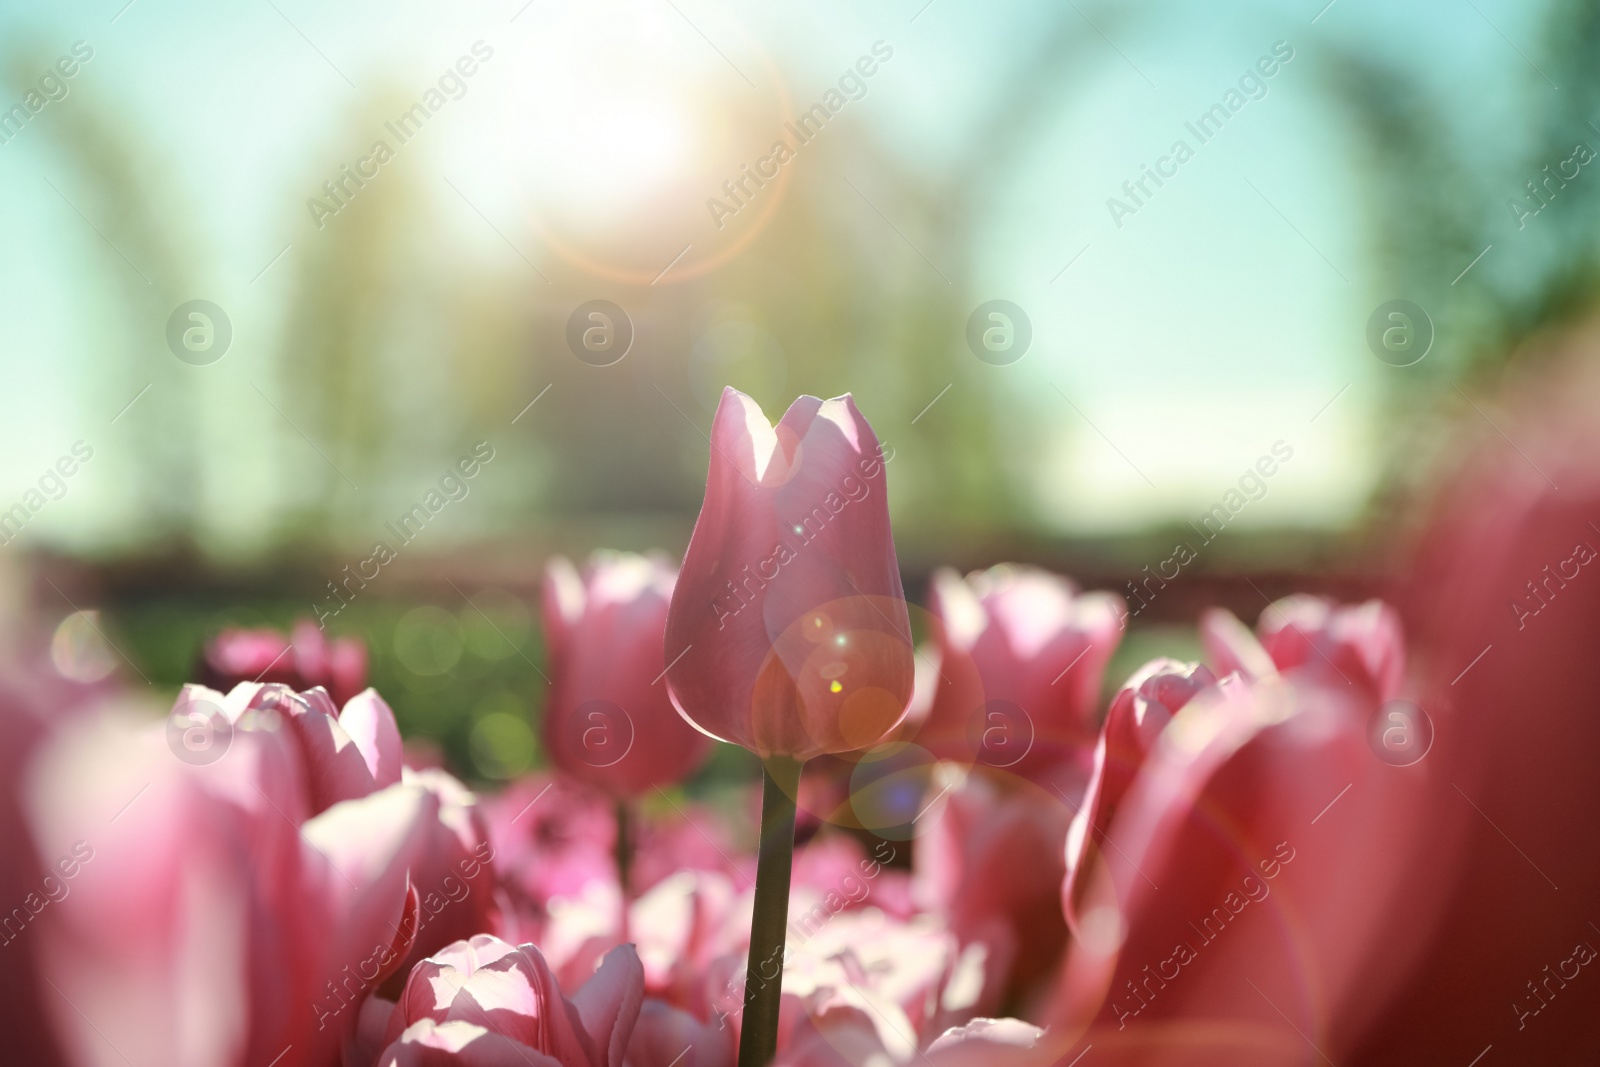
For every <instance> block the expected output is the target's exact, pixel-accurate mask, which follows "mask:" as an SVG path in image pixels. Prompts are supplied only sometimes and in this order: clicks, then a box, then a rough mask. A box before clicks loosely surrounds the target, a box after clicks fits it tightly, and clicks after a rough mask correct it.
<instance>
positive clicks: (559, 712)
mask: <svg viewBox="0 0 1600 1067" xmlns="http://www.w3.org/2000/svg"><path fill="white" fill-rule="evenodd" d="M676 578H677V575H676V574H675V572H674V571H673V569H672V566H671V565H670V564H669V563H668V562H667V561H666V559H665V558H664V557H661V556H658V555H656V556H637V555H627V554H620V553H607V554H597V555H596V556H595V557H594V558H593V559H591V560H590V562H589V565H588V566H587V567H586V568H585V569H584V574H583V575H582V577H580V576H579V574H578V572H577V570H576V569H575V568H574V567H573V566H572V564H571V563H569V562H567V560H565V559H562V558H559V557H558V558H556V559H553V560H551V561H550V563H549V565H548V566H547V567H546V569H545V580H544V620H545V635H546V640H547V641H548V643H549V648H550V689H549V695H548V697H547V698H546V701H545V707H544V739H545V747H546V748H547V749H548V750H549V753H550V759H551V761H552V762H553V763H554V764H555V765H556V767H558V768H559V769H560V770H561V771H562V772H564V773H566V774H568V775H571V776H572V777H573V778H576V779H578V780H579V781H582V782H585V783H587V784H589V785H591V786H595V787H597V788H599V789H603V790H605V791H606V792H608V793H610V794H612V795H613V796H616V797H619V798H620V797H631V796H637V795H638V794H640V793H643V792H645V791H646V790H648V789H650V788H652V787H654V786H660V785H671V784H672V783H674V782H677V781H680V780H681V779H683V778H686V777H688V776H689V775H690V774H691V773H693V772H694V770H695V768H696V767H698V766H699V765H700V763H701V761H702V760H704V759H705V756H706V752H707V750H708V749H709V748H710V746H709V744H708V743H707V742H706V739H705V738H704V737H702V736H700V735H699V734H698V733H696V732H695V731H694V730H693V729H691V728H690V727H689V725H688V724H687V723H685V722H684V721H683V719H682V718H681V717H680V716H679V715H678V712H677V710H676V709H675V708H674V707H673V706H672V701H671V698H669V697H668V696H667V690H666V686H665V685H664V684H662V681H661V674H662V670H663V668H664V667H665V666H666V661H665V660H664V659H663V658H662V655H661V649H662V635H663V633H664V632H665V630H666V625H667V605H668V604H669V603H670V602H671V599H672V586H673V582H674V581H676Z"/></svg>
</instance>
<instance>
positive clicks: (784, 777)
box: [739, 756, 801, 1067]
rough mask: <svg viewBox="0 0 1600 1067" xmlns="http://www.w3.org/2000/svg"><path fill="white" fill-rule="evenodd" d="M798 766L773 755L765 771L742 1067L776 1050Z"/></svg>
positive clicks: (756, 1066) (755, 1065) (760, 1063)
mask: <svg viewBox="0 0 1600 1067" xmlns="http://www.w3.org/2000/svg"><path fill="white" fill-rule="evenodd" d="M800 766H801V764H800V763H799V761H797V760H793V759H789V758H788V757H786V756H773V757H771V758H770V759H768V760H766V761H765V762H764V765H763V767H762V775H761V777H762V781H763V787H762V795H761V844H760V848H759V851H758V853H757V857H756V899H755V908H754V910H753V912H752V913H751V916H750V955H749V958H748V959H747V960H746V963H745V979H744V980H745V985H744V1021H743V1026H742V1028H741V1030H740V1034H739V1067H766V1065H767V1064H769V1063H771V1062H772V1060H773V1058H774V1057H775V1056H776V1055H777V1052H778V1006H779V1002H780V997H781V994H782V992H783V963H784V949H785V945H784V940H785V934H786V933H787V929H788V925H789V871H790V868H792V867H793V865H794V816H795V795H796V793H797V792H798V791H799V788H800Z"/></svg>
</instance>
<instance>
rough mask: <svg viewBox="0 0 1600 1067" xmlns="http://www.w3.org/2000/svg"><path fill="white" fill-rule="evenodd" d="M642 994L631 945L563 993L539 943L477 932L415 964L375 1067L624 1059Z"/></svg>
mask: <svg viewBox="0 0 1600 1067" xmlns="http://www.w3.org/2000/svg"><path fill="white" fill-rule="evenodd" d="M642 999H643V975H642V973H641V971H640V968H639V959H638V957H637V956H636V955H635V954H634V951H633V949H632V948H630V947H627V946H624V947H622V948H618V949H615V950H613V951H612V952H611V953H610V954H608V955H607V956H606V958H605V960H604V961H603V962H602V963H601V964H600V967H599V969H598V970H597V971H595V973H594V976H593V977H591V978H590V979H589V980H588V981H587V982H585V983H584V984H583V986H582V987H581V988H579V989H578V990H577V991H576V992H575V993H573V994H572V996H571V997H570V998H569V997H567V996H565V995H564V994H563V993H562V991H561V987H560V985H559V984H557V982H556V978H555V975H554V974H552V973H551V971H550V968H549V966H548V965H547V964H546V963H545V961H544V957H543V956H542V955H541V954H540V952H539V950H538V949H537V948H535V947H533V946H532V945H522V946H520V947H519V946H516V945H510V944H507V943H506V942H504V941H501V940H500V939H499V938H497V937H492V936H489V935H479V936H477V937H474V938H472V939H471V940H469V941H458V942H456V943H455V944H453V945H451V946H449V947H448V948H446V949H444V950H442V951H440V952H438V953H436V954H435V955H433V956H432V957H430V958H428V959H426V960H423V961H422V962H421V963H419V964H417V966H416V967H415V968H413V969H412V971H411V977H410V979H409V980H408V981H407V982H406V987H405V991H404V992H403V993H402V994H401V996H400V1000H399V1001H398V1003H396V1005H395V1007H394V1009H393V1011H392V1013H391V1014H390V1016H389V1019H388V1020H387V1024H386V1028H385V1037H386V1038H387V1040H388V1045H387V1047H386V1048H385V1049H384V1050H383V1052H382V1053H381V1054H380V1055H379V1057H378V1060H377V1067H410V1065H413V1064H418V1065H420V1064H428V1065H432V1064H462V1065H467V1067H488V1065H493V1067H500V1065H510V1064H517V1063H521V1064H525V1065H532V1067H555V1065H560V1067H622V1065H623V1056H624V1053H625V1052H626V1050H627V1048H628V1041H629V1038H630V1037H631V1036H632V1034H633V1029H634V1023H635V1021H636V1020H637V1018H638V1015H639V1007H640V1002H641V1000H642Z"/></svg>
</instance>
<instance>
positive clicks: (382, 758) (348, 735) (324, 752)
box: [172, 682, 401, 814]
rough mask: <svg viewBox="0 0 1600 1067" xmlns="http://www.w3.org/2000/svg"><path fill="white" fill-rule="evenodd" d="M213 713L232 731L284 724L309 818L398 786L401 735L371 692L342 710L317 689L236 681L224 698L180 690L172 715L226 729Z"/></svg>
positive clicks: (203, 690) (208, 692) (190, 688)
mask: <svg viewBox="0 0 1600 1067" xmlns="http://www.w3.org/2000/svg"><path fill="white" fill-rule="evenodd" d="M218 712H220V713H221V715H222V716H223V717H225V718H226V720H227V723H228V724H229V725H230V726H231V727H234V728H238V729H247V728H248V723H250V722H258V721H273V722H278V721H281V722H283V723H284V724H286V725H287V726H288V728H289V734H290V736H292V737H293V738H294V740H295V742H296V743H297V746H298V749H299V753H300V756H301V759H302V760H303V762H304V766H305V782H306V787H307V788H308V790H309V794H308V796H307V802H308V804H309V805H310V811H311V812H312V814H315V813H317V812H319V811H326V810H327V809H328V808H330V807H332V806H333V805H334V804H337V803H338V802H339V801H341V800H354V799H356V798H358V797H364V796H366V795H368V794H369V793H372V792H374V791H376V790H378V789H382V788H383V787H385V786H389V785H393V784H395V783H396V782H398V781H400V770H401V744H400V730H399V727H397V726H396V725H395V721H394V712H392V711H390V710H389V705H388V704H385V703H384V702H383V698H382V697H380V696H378V694H377V692H376V691H375V690H372V689H367V690H364V691H363V692H361V693H358V694H356V695H355V696H353V697H351V698H350V700H349V701H348V702H347V703H346V704H345V706H344V710H343V711H340V710H339V709H338V708H337V707H335V705H334V703H333V701H332V699H331V698H330V697H329V696H328V694H327V692H326V691H324V690H322V689H311V690H308V691H307V692H304V693H296V692H295V691H294V690H293V689H290V688H289V687H288V686H287V685H280V684H277V683H269V684H263V683H258V682H240V683H239V684H238V685H236V686H234V687H233V688H232V689H231V690H230V691H229V692H228V694H227V695H226V696H224V695H223V694H221V693H219V692H217V691H216V690H214V689H208V688H206V687H205V686H201V685H186V686H184V687H183V689H182V691H181V692H180V693H179V695H178V701H177V703H176V704H175V705H174V707H173V711H172V714H173V716H174V717H175V718H178V719H184V718H189V719H191V720H193V721H194V722H196V723H198V724H202V725H203V727H204V728H206V729H227V727H224V726H223V725H222V724H221V722H220V721H216V719H217V713H218ZM208 736H209V735H208Z"/></svg>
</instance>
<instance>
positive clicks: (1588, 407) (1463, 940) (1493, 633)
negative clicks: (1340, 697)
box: [1336, 333, 1600, 1067]
mask: <svg viewBox="0 0 1600 1067" xmlns="http://www.w3.org/2000/svg"><path fill="white" fill-rule="evenodd" d="M1566 354H1567V355H1569V356H1571V357H1572V359H1573V362H1570V363H1566V362H1560V361H1558V360H1546V361H1541V362H1534V363H1531V364H1530V366H1531V367H1532V368H1533V369H1534V371H1535V372H1536V373H1537V374H1538V375H1539V377H1538V378H1536V379H1534V380H1533V381H1531V382H1530V383H1528V384H1526V385H1518V386H1516V388H1515V391H1508V392H1510V397H1509V402H1508V403H1507V404H1506V406H1505V408H1504V409H1503V410H1497V409H1495V408H1493V407H1490V406H1489V402H1488V401H1486V400H1480V401H1479V402H1478V403H1479V404H1481V406H1482V407H1484V408H1488V412H1487V416H1486V415H1485V413H1484V412H1482V411H1474V410H1470V409H1466V410H1464V412H1463V415H1464V418H1465V419H1466V420H1467V424H1468V425H1469V426H1471V427H1473V428H1474V432H1480V431H1481V438H1480V443H1478V444H1476V445H1474V446H1471V447H1465V448H1463V447H1459V446H1458V447H1456V448H1454V449H1452V450H1451V453H1452V454H1453V455H1454V456H1458V457H1459V468H1458V469H1456V470H1454V471H1452V472H1449V473H1448V478H1447V480H1446V481H1445V484H1444V489H1443V492H1442V493H1441V495H1440V500H1439V502H1438V506H1437V507H1435V508H1433V509H1432V511H1431V514H1430V521H1429V522H1428V523H1427V524H1426V526H1425V527H1424V528H1423V532H1422V536H1421V537H1420V538H1419V540H1418V542H1417V544H1416V545H1415V546H1414V550H1413V552H1412V554H1411V563H1412V565H1411V566H1410V567H1409V568H1408V569H1407V570H1406V572H1405V573H1406V575H1407V577H1408V581H1407V584H1406V587H1405V591H1404V597H1403V599H1402V606H1403V609H1404V613H1405V615H1406V618H1407V620H1408V624H1409V625H1410V626H1411V628H1412V630H1411V632H1412V635H1413V643H1414V645H1415V646H1416V647H1417V648H1418V649H1419V651H1420V653H1421V654H1423V655H1425V656H1426V657H1427V662H1426V665H1425V666H1426V678H1427V685H1426V686H1425V687H1424V688H1422V690H1421V695H1420V696H1419V697H1418V703H1419V704H1420V706H1421V708H1422V710H1423V712H1425V713H1426V714H1428V715H1430V716H1432V718H1433V722H1434V730H1433V738H1434V745H1433V748H1432V750H1430V751H1429V752H1428V753H1427V755H1426V758H1424V759H1423V760H1422V762H1421V763H1420V764H1419V765H1418V766H1419V767H1425V768H1428V769H1429V771H1430V772H1431V774H1432V776H1433V778H1432V781H1433V788H1432V789H1431V790H1430V793H1429V798H1428V799H1429V801H1430V804H1431V807H1430V808H1428V809H1426V810H1425V812H1424V817H1425V818H1427V819H1428V820H1429V822H1430V825H1431V826H1432V834H1431V835H1430V841H1429V846H1430V847H1429V848H1428V850H1427V851H1426V852H1424V853H1422V854H1419V855H1417V856H1415V857H1408V859H1409V860H1410V869H1411V871H1412V874H1413V878H1414V880H1413V882H1412V883H1411V884H1410V885H1408V886H1407V891H1406V896H1405V897H1404V898H1403V899H1402V900H1399V901H1397V902H1396V904H1395V911H1396V920H1397V922H1399V923H1403V924H1405V925H1410V926H1420V927H1422V928H1423V929H1424V930H1425V931H1427V932H1428V935H1429V936H1428V940H1427V943H1426V946H1425V948H1424V950H1423V952H1422V954H1421V955H1420V958H1418V960H1417V962H1416V963H1415V964H1414V965H1413V966H1412V967H1411V968H1409V969H1407V970H1403V971H1402V973H1404V974H1406V976H1407V977H1406V981H1405V983H1404V985H1403V986H1402V989H1401V991H1400V993H1399V995H1395V996H1391V997H1390V998H1388V1000H1387V1002H1385V1003H1384V1004H1383V1005H1382V1016H1381V1018H1380V1019H1379V1021H1378V1024H1377V1025H1376V1027H1375V1028H1374V1029H1373V1031H1372V1033H1371V1034H1370V1035H1369V1036H1368V1038H1367V1039H1366V1040H1365V1041H1364V1042H1363V1043H1362V1045H1361V1047H1360V1048H1359V1049H1358V1050H1357V1052H1358V1054H1359V1056H1360V1062H1362V1063H1371V1064H1376V1065H1380V1067H1387V1065H1391V1064H1394V1065H1400V1064H1411V1063H1417V1062H1421V1061H1423V1060H1432V1061H1437V1062H1443V1061H1445V1060H1459V1061H1460V1062H1462V1063H1467V1062H1470V1061H1471V1060H1472V1059H1473V1057H1475V1056H1479V1055H1481V1054H1482V1053H1483V1052H1484V1050H1485V1049H1486V1048H1487V1047H1489V1046H1490V1045H1492V1046H1493V1051H1492V1052H1489V1053H1488V1055H1487V1056H1484V1058H1483V1064H1482V1067H1488V1065H1489V1064H1490V1063H1491V1062H1492V1061H1494V1060H1495V1059H1496V1058H1498V1057H1502V1056H1506V1057H1508V1058H1509V1059H1511V1060H1515V1061H1517V1062H1521V1063H1540V1064H1579V1063H1592V1062H1594V1061H1595V1057H1596V1050H1600V1013H1596V1012H1595V1011H1593V1010H1592V1007H1591V1006H1592V1004H1593V1003H1594V1001H1593V999H1592V998H1593V997H1594V995H1595V992H1594V990H1593V989H1590V988H1587V986H1588V984H1589V983H1590V982H1593V981H1595V979H1594V978H1593V977H1591V976H1590V972H1591V971H1592V970H1593V965H1592V963H1588V964H1586V963H1584V962H1583V961H1584V960H1586V959H1587V960H1591V961H1592V960H1593V959H1594V956H1595V949H1596V948H1600V931H1597V929H1596V927H1595V925H1594V924H1595V923H1600V915H1596V914H1595V913H1594V902H1595V901H1596V900H1600V850H1597V849H1596V848H1595V847H1594V844H1593V842H1594V840H1595V835H1596V832H1597V830H1600V774H1596V771H1595V757H1596V753H1600V681H1597V676H1596V673H1595V670H1594V660H1595V650H1596V649H1597V648H1600V419H1597V417H1596V411H1600V361H1597V360H1596V358H1595V356H1596V352H1595V344H1594V341H1593V334H1592V333H1591V334H1590V335H1589V336H1588V337H1587V338H1585V339H1584V340H1583V341H1582V342H1581V343H1580V344H1577V345H1574V346H1573V350H1572V351H1570V352H1569V353H1566ZM1485 417H1487V418H1489V419H1490V420H1491V421H1492V423H1493V427H1495V428H1491V427H1490V426H1489V425H1488V424H1486V423H1485V421H1484V419H1485ZM1511 442H1515V444H1512V443H1511ZM1336 810H1337V809H1336ZM1558 887H1559V888H1558ZM1391 960H1393V962H1392V963H1391ZM1384 965H1385V966H1401V967H1403V960H1394V957H1393V956H1392V955H1391V956H1389V957H1386V958H1385V959H1384Z"/></svg>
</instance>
